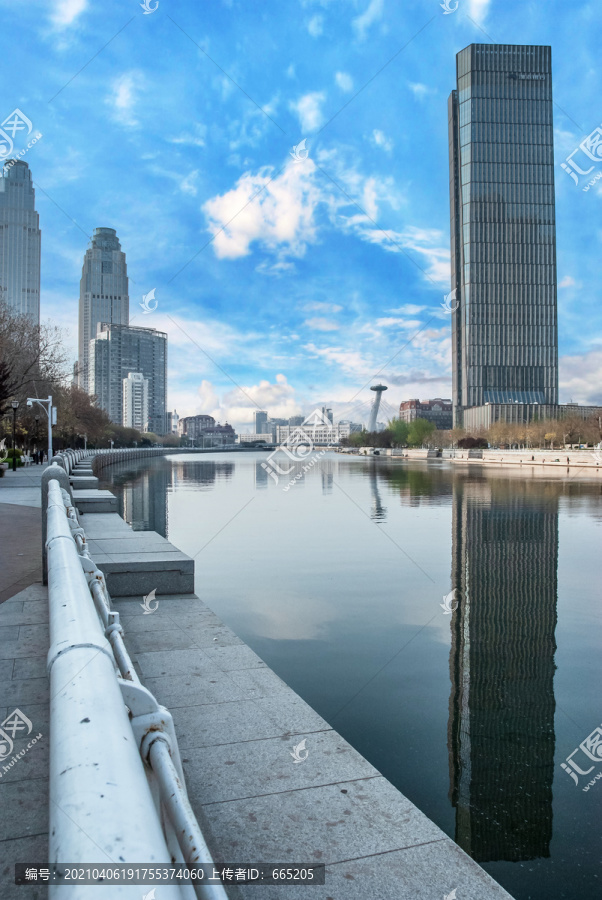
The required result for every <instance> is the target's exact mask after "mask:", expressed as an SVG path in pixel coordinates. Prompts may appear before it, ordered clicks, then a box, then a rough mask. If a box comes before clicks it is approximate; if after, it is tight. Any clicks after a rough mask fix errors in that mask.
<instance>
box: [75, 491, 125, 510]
mask: <svg viewBox="0 0 602 900" xmlns="http://www.w3.org/2000/svg"><path fill="white" fill-rule="evenodd" d="M73 502H74V503H75V506H76V508H77V510H78V511H79V512H82V513H88V512H94V513H101V512H116V510H117V497H116V496H115V494H112V493H111V491H97V490H80V491H77V490H75V491H73Z"/></svg>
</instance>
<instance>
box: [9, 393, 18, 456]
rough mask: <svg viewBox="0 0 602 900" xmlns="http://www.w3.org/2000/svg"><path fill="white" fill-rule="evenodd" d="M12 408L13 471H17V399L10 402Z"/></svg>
mask: <svg viewBox="0 0 602 900" xmlns="http://www.w3.org/2000/svg"><path fill="white" fill-rule="evenodd" d="M11 406H12V408H13V472H16V471H17V453H16V450H15V429H16V427H17V410H18V409H19V401H18V400H13V401H12V403H11Z"/></svg>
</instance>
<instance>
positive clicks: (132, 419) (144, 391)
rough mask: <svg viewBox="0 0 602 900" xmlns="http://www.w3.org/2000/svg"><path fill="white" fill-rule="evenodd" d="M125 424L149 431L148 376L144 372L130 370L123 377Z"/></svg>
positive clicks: (128, 426)
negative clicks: (125, 376)
mask: <svg viewBox="0 0 602 900" xmlns="http://www.w3.org/2000/svg"><path fill="white" fill-rule="evenodd" d="M123 424H124V425H125V426H126V427H127V428H137V429H138V431H148V430H149V428H148V378H145V377H144V375H143V374H142V372H128V375H127V378H124V379H123Z"/></svg>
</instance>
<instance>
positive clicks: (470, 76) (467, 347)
mask: <svg viewBox="0 0 602 900" xmlns="http://www.w3.org/2000/svg"><path fill="white" fill-rule="evenodd" d="M456 74H457V86H456V90H454V91H452V93H451V95H450V98H449V103H448V113H449V163H450V172H449V175H450V205H451V272H452V285H451V286H452V298H453V301H455V302H452V308H454V307H455V309H454V311H453V313H452V378H453V406H454V424H455V425H457V426H461V425H462V424H463V412H464V410H465V409H467V408H470V407H479V406H483V405H484V404H486V403H517V402H518V403H524V404H540V403H545V404H552V405H555V404H556V403H557V402H558V333H557V315H556V225H555V206H554V168H553V167H554V147H553V136H552V54H551V48H550V47H538V46H533V47H531V46H511V45H508V44H471V45H470V46H469V47H466V48H465V49H464V50H462V51H460V53H458V54H457V56H456Z"/></svg>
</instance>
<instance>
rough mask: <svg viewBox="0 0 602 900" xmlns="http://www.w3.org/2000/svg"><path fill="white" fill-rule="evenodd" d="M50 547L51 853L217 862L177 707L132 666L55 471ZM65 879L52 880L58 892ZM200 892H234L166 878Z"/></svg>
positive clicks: (106, 859)
mask: <svg viewBox="0 0 602 900" xmlns="http://www.w3.org/2000/svg"><path fill="white" fill-rule="evenodd" d="M80 458H81V457H80ZM46 547H47V552H48V599H49V608H50V650H49V652H48V671H49V674H50V688H51V706H50V747H51V753H50V838H49V845H50V846H49V861H50V863H51V864H56V863H61V864H62V863H79V862H84V863H90V862H98V863H101V864H102V865H107V866H108V865H110V864H111V863H112V862H113V863H115V862H126V863H127V862H129V863H138V864H141V863H146V864H152V865H156V866H159V865H163V866H166V865H167V866H168V865H169V864H170V863H172V862H185V863H187V864H189V865H192V866H194V865H198V864H199V863H205V864H208V865H212V863H213V860H212V857H211V854H210V852H209V849H208V847H207V844H206V842H205V839H204V837H203V834H202V832H201V829H200V827H199V824H198V822H197V820H196V817H195V815H194V813H193V811H192V808H191V806H190V803H189V800H188V795H187V792H186V787H185V782H184V775H183V772H182V765H181V761H180V754H179V750H178V745H177V740H176V736H175V731H174V727H173V720H172V717H171V714H170V713H169V711H168V710H167V709H165V707H163V706H160V705H159V703H158V701H157V700H156V698H155V697H154V696H153V695H152V694H151V692H150V691H149V690H148V689H147V688H145V687H144V686H143V685H142V684H141V683H140V680H139V679H138V677H137V675H136V672H135V671H134V668H133V665H132V662H131V659H130V657H129V654H128V651H127V648H126V646H125V643H124V640H123V628H122V626H121V624H120V622H119V613H118V612H116V611H115V610H112V609H111V604H110V597H109V595H108V592H107V589H106V584H105V580H104V576H103V574H102V572H101V571H100V570H99V569H98V568H97V567H96V565H95V563H94V562H93V560H92V559H91V557H90V554H89V551H88V546H87V542H86V536H85V533H84V530H83V528H81V526H80V523H79V521H78V518H77V513H76V511H75V509H74V508H73V506H72V501H71V498H70V496H69V493H68V492H67V491H66V490H64V489H62V488H61V486H60V484H59V482H58V480H56V479H54V478H51V479H50V480H49V482H48V511H47V540H46ZM128 710H129V714H128ZM99 850H100V851H101V855H102V858H101V859H100V860H99ZM133 888H134V886H133V885H125V884H124V885H116V884H113V885H111V900H113V898H114V897H115V898H120V897H125V896H128V897H131V896H132V892H133ZM68 889H69V890H71V891H72V892H74V893H72V894H70V896H72V897H73V898H74V900H88V898H91V900H96V898H97V897H98V893H97V890H98V886H97V885H92V886H89V887H87V886H85V885H79V886H77V887H69V888H68ZM61 890H63V886H51V887H50V896H51V897H56V896H57V895H59V894H60V891H61ZM137 891H138V892H140V887H138V888H137ZM195 894H196V896H197V897H199V898H202V900H226V898H227V894H226V892H225V890H224V888H223V887H222V886H221V885H208V884H199V885H195V886H194V887H193V886H191V885H190V884H188V885H183V886H177V885H168V884H161V898H162V900H176V898H178V900H184V898H189V897H194V896H195ZM60 896H62V894H60Z"/></svg>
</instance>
